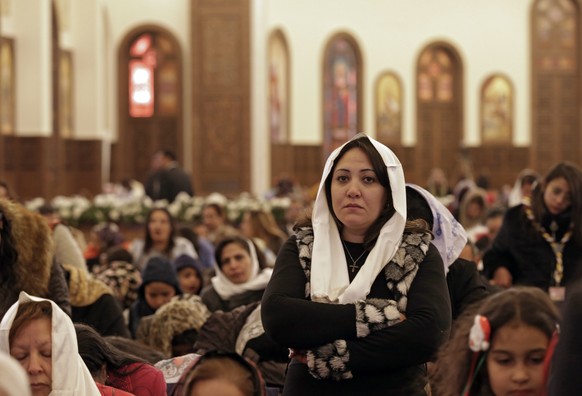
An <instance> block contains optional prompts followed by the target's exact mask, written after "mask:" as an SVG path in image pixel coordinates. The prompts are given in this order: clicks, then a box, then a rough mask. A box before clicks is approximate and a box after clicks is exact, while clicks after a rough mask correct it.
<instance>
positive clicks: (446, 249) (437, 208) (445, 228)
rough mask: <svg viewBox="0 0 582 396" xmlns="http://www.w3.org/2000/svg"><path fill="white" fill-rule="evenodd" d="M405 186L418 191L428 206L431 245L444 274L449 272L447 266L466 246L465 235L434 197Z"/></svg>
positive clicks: (410, 185) (408, 185)
mask: <svg viewBox="0 0 582 396" xmlns="http://www.w3.org/2000/svg"><path fill="white" fill-rule="evenodd" d="M406 186H407V187H410V188H412V189H414V190H415V191H418V193H419V194H420V195H421V196H422V197H423V198H424V199H425V200H426V203H427V204H428V206H430V211H431V212H432V217H433V226H432V233H433V235H434V239H433V240H432V244H433V245H435V246H436V248H437V249H438V251H439V253H440V255H441V257H442V259H443V264H444V265H445V274H446V273H447V272H448V271H449V266H450V265H451V264H453V262H454V261H455V260H456V259H457V258H459V255H460V254H461V251H462V250H463V248H464V247H465V245H466V244H467V233H466V232H465V229H464V228H463V226H462V225H461V223H459V222H458V221H457V220H456V219H455V217H454V216H453V214H452V213H451V211H450V210H449V209H447V207H446V206H445V205H443V204H442V203H441V202H440V201H439V200H438V199H437V198H436V197H435V196H434V195H432V194H431V193H429V192H428V191H427V190H425V189H424V188H422V187H420V186H417V185H416V184H410V183H407V184H406Z"/></svg>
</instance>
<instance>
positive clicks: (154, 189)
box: [145, 149, 194, 202]
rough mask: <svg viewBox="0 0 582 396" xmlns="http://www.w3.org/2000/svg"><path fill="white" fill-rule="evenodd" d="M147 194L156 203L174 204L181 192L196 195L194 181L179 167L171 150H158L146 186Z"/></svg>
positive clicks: (153, 158) (153, 157)
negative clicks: (166, 202) (163, 201)
mask: <svg viewBox="0 0 582 396" xmlns="http://www.w3.org/2000/svg"><path fill="white" fill-rule="evenodd" d="M145 191H146V194H147V195H148V196H149V197H150V198H151V199H152V200H154V201H158V200H162V199H165V200H167V201H168V202H173V201H174V199H176V196H177V195H178V194H179V193H180V192H185V193H187V194H188V195H190V196H193V195H194V189H193V188H192V180H190V176H189V175H188V174H187V173H186V172H184V171H183V170H182V169H181V168H180V167H179V165H178V161H177V159H176V155H175V154H174V152H172V151H170V150H165V149H164V150H158V151H156V152H155V153H154V155H153V156H152V166H151V172H150V175H149V176H148V179H147V181H146V184H145Z"/></svg>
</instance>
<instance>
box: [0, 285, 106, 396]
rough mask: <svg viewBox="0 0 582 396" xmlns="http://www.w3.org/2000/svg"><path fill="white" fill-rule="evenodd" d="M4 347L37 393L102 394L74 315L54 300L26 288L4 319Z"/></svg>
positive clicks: (0, 347) (0, 328)
mask: <svg viewBox="0 0 582 396" xmlns="http://www.w3.org/2000/svg"><path fill="white" fill-rule="evenodd" d="M0 351H2V352H8V353H10V355H11V356H12V357H14V358H15V359H16V360H17V361H18V362H19V363H20V365H21V366H22V367H23V368H24V369H25V371H26V372H27V374H28V380H29V382H30V386H31V389H32V395H33V396H47V395H51V396H59V395H62V396H65V395H67V396H68V395H84V396H99V395H100V393H99V390H98V389H97V385H96V384H95V381H93V378H92V377H91V373H89V370H88V369H87V367H86V366H85V363H83V360H82V359H81V356H80V355H79V353H78V349H77V337H76V335H75V328H74V326H73V322H72V321H71V319H70V318H69V317H68V316H67V315H66V314H65V313H64V312H63V311H62V310H61V309H60V308H59V307H58V306H57V305H56V304H55V303H54V302H52V301H50V300H45V299H42V298H38V297H32V296H29V295H28V294H26V293H24V292H22V293H20V296H19V298H18V301H17V302H16V303H14V305H12V307H11V308H10V309H9V310H8V312H7V313H6V315H5V316H4V318H2V322H1V323H0Z"/></svg>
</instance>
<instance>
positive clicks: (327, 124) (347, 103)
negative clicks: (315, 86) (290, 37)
mask: <svg viewBox="0 0 582 396" xmlns="http://www.w3.org/2000/svg"><path fill="white" fill-rule="evenodd" d="M323 59H324V60H323V62H324V63H323V115H324V120H323V150H324V152H323V154H324V158H327V156H328V155H329V154H330V153H331V151H333V149H335V148H336V147H338V146H340V145H341V144H343V143H344V142H345V141H346V140H348V139H349V138H351V137H352V136H354V135H355V134H356V133H357V132H359V131H360V130H361V121H360V118H361V116H360V114H361V109H360V107H361V105H360V103H361V99H360V98H361V93H360V91H361V72H360V70H361V67H362V65H361V56H360V50H359V48H358V45H357V44H356V41H355V40H354V39H353V38H352V37H351V36H350V35H348V34H346V33H339V34H337V35H335V36H334V37H332V38H331V39H330V40H329V42H328V44H327V46H326V48H325V53H324V57H323Z"/></svg>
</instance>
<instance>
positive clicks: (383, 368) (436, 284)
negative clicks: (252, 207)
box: [261, 236, 451, 396]
mask: <svg viewBox="0 0 582 396" xmlns="http://www.w3.org/2000/svg"><path fill="white" fill-rule="evenodd" d="M298 254H299V252H298V248H297V244H296V241H295V237H294V236H293V237H291V238H290V239H289V240H288V241H287V242H286V243H285V245H283V247H282V248H281V250H280V252H279V255H278V257H277V262H276V264H275V268H274V272H273V275H272V277H271V280H270V282H269V284H268V286H267V289H266V291H265V294H264V296H263V302H262V312H261V313H262V318H263V326H264V328H265V331H266V332H267V334H268V335H269V336H270V337H271V338H272V339H273V340H274V341H275V342H276V343H278V344H279V345H283V346H287V347H292V348H296V349H303V348H311V347H317V346H320V345H323V344H325V343H329V342H332V341H334V340H338V339H344V340H346V341H347V349H348V351H349V363H348V366H349V368H350V370H351V371H352V373H353V376H354V377H353V378H352V379H350V380H344V381H337V382H336V381H332V380H317V379H314V378H313V377H312V376H311V375H310V374H309V373H308V371H307V366H306V365H305V364H302V363H298V362H296V361H295V360H292V362H291V364H290V365H289V369H288V372H287V378H286V380H285V387H284V394H286V395H287V394H288V395H318V396H321V395H360V394H366V395H390V394H393V395H397V394H398V395H399V394H406V395H426V393H425V391H424V386H425V385H426V371H425V365H424V363H425V362H428V361H429V360H430V359H431V358H432V357H433V355H434V353H435V352H436V350H437V349H438V347H439V346H440V344H441V342H442V341H443V340H444V339H445V338H446V337H447V336H448V330H449V327H450V323H451V308H450V301H449V295H448V291H447V285H446V281H445V276H444V268H443V263H442V259H441V257H440V255H439V253H438V251H437V249H436V248H435V247H434V246H433V245H432V244H431V245H430V249H429V250H428V253H427V255H426V257H425V259H424V261H423V262H422V263H421V264H420V265H419V267H418V273H417V274H416V277H415V278H414V281H413V282H412V285H411V287H410V290H409V294H408V304H407V309H406V320H404V321H402V322H401V323H398V324H396V325H393V326H391V327H389V328H386V329H383V330H378V331H375V332H373V333H371V334H370V335H368V336H367V337H364V338H357V337H356V326H355V323H356V312H355V308H354V305H353V304H321V303H316V302H312V301H310V300H306V299H305V283H306V278H305V273H304V272H303V269H302V267H301V264H300V262H299V258H298ZM368 296H369V297H378V298H390V295H389V290H388V288H387V287H386V278H385V276H384V274H383V273H380V275H378V277H377V278H376V281H375V282H374V284H373V285H372V288H371V290H370V293H369V295H368Z"/></svg>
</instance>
